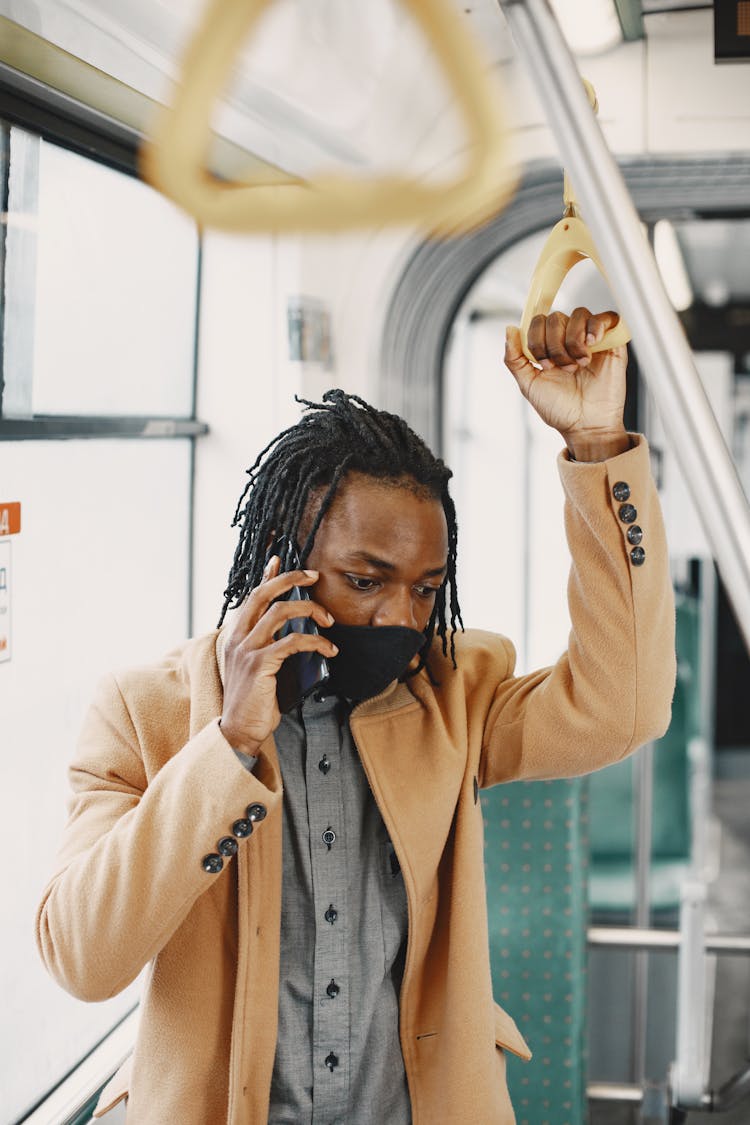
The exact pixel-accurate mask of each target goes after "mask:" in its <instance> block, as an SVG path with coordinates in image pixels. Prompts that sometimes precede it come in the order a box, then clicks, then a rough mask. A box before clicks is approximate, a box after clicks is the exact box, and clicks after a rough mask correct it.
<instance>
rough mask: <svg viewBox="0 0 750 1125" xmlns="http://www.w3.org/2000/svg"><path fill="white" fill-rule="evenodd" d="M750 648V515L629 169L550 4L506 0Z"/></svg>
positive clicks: (520, 48) (512, 26) (506, 10)
mask: <svg viewBox="0 0 750 1125" xmlns="http://www.w3.org/2000/svg"><path fill="white" fill-rule="evenodd" d="M499 3H500V5H501V7H502V9H503V11H504V13H505V17H506V19H507V21H508V25H509V27H510V30H511V32H512V34H513V38H514V40H515V43H516V47H517V50H518V54H519V56H520V57H521V59H522V61H523V62H524V64H525V65H526V67H527V70H528V73H529V76H530V77H531V79H532V80H533V83H534V86H535V88H536V90H537V91H538V93H539V97H540V100H541V102H542V105H543V107H544V109H545V112H546V114H547V119H548V121H549V123H550V126H551V128H552V131H553V133H554V134H555V136H556V138H557V143H558V145H559V148H560V153H561V156H562V159H563V163H564V165H565V168H566V171H567V172H568V173H569V175H570V178H571V180H572V182H573V186H574V188H575V191H576V195H577V197H578V200H579V202H580V204H581V210H582V213H583V216H584V218H585V220H586V223H587V224H588V226H589V228H590V230H591V233H592V235H593V237H594V241H595V242H596V245H597V248H598V250H599V254H600V256H601V259H602V262H603V264H604V268H605V270H606V271H607V276H608V278H609V281H610V282H611V285H612V287H613V289H614V291H615V294H616V296H617V299H618V301H619V305H620V309H621V311H622V314H623V316H624V317H625V319H626V321H627V323H628V326H629V328H630V331H631V332H632V334H633V341H634V344H635V346H636V348H637V350H638V359H639V362H640V367H641V370H642V371H643V373H644V376H645V378H646V379H647V381H648V384H649V387H650V389H651V392H652V394H653V396H654V400H655V402H656V405H657V407H658V409H659V413H660V416H661V419H662V423H663V426H664V430H665V432H666V434H667V437H668V439H669V442H670V445H671V447H672V450H673V452H674V455H675V457H676V459H677V461H678V463H679V464H680V466H681V468H682V471H683V473H684V476H685V480H686V482H687V485H688V488H689V489H690V491H691V493H692V496H693V500H694V501H695V506H696V508H697V511H698V514H699V516H700V518H701V522H702V523H703V527H704V529H705V533H706V537H707V539H708V542H709V544H710V545H711V550H712V552H713V554H714V557H715V558H716V561H717V563H718V566H719V570H720V571H721V574H722V578H723V579H724V584H725V586H726V588H727V593H728V595H729V597H730V600H731V602H732V605H733V607H734V612H735V615H736V617H737V621H738V624H739V627H740V629H741V631H742V633H743V636H744V638H745V644H746V645H747V647H748V649H750V509H748V505H747V502H746V500H745V496H744V492H743V490H742V485H741V483H740V480H739V478H738V476H737V472H736V470H735V468H734V465H733V463H732V458H731V456H730V454H729V451H728V450H727V447H726V444H725V442H724V439H723V437H722V435H721V432H720V430H719V427H718V425H717V423H716V418H715V417H714V413H713V410H712V409H711V406H710V404H709V402H708V399H707V398H706V394H705V392H704V390H703V386H702V384H701V381H700V378H699V376H698V373H697V371H696V369H695V364H694V362H693V356H692V353H691V351H690V347H689V345H688V342H687V339H686V338H685V334H684V332H683V330H682V327H681V326H680V323H679V321H678V319H677V316H676V315H675V312H674V309H673V308H672V305H671V303H670V301H669V298H668V297H667V294H666V292H665V290H664V286H663V284H662V281H661V278H660V276H659V271H658V269H657V267H656V263H655V261H654V258H653V255H652V253H651V252H650V250H649V248H648V245H647V243H646V240H645V239H644V237H643V234H642V232H641V226H640V221H639V218H638V215H637V213H636V211H635V208H634V207H633V204H632V202H631V199H630V196H629V195H628V191H627V188H626V187H625V184H624V181H623V178H622V175H621V173H620V170H619V169H618V167H617V164H616V162H615V160H614V158H613V157H612V155H611V153H610V152H609V150H608V148H607V145H606V143H605V141H604V137H603V136H602V133H601V131H600V129H599V126H598V125H597V123H596V120H595V118H594V115H593V113H592V111H591V107H590V106H589V103H588V98H587V96H586V93H585V90H584V88H583V84H582V82H581V78H580V75H579V73H578V70H577V67H576V63H575V60H574V59H573V56H572V55H571V53H570V50H569V48H568V46H567V44H566V42H565V39H564V38H563V35H562V33H561V31H560V28H559V27H558V24H557V21H556V19H555V17H554V15H553V13H552V11H551V9H550V7H549V4H548V3H547V0H499Z"/></svg>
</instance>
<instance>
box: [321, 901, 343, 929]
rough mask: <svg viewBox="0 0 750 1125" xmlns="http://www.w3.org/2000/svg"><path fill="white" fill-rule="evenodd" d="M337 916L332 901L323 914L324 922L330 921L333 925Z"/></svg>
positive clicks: (337, 913)
mask: <svg viewBox="0 0 750 1125" xmlns="http://www.w3.org/2000/svg"><path fill="white" fill-rule="evenodd" d="M338 916H339V912H338V910H337V909H336V907H335V906H334V905H333V903H331V905H330V906H329V907H328V909H327V910H326V912H325V914H324V915H323V917H324V918H325V920H326V922H330V923H331V925H333V923H334V922H335V921H336V919H337V918H338Z"/></svg>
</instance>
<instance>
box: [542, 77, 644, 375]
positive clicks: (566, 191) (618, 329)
mask: <svg viewBox="0 0 750 1125" xmlns="http://www.w3.org/2000/svg"><path fill="white" fill-rule="evenodd" d="M582 81H583V84H584V86H585V87H586V93H587V94H588V98H589V103H590V105H591V107H592V109H593V110H594V112H595V113H596V111H597V109H598V108H599V105H598V102H597V100H596V93H595V91H594V87H593V86H592V85H591V83H590V82H587V81H586V79H585V78H584V79H583V80H582ZM563 204H564V207H565V214H564V216H563V218H562V219H561V220H560V221H559V223H556V224H555V226H554V227H553V228H552V230H551V231H550V234H549V237H548V239H547V241H546V242H545V244H544V246H543V247H542V252H541V254H540V255H539V261H538V262H537V264H536V269H535V270H534V274H533V277H532V278H531V285H530V286H529V295H528V297H527V298H526V306H525V308H524V310H523V316H522V317H521V325H520V332H521V347H522V348H523V353H524V355H525V356H526V358H527V359H530V360H531V362H532V363H536V362H537V361H536V360H535V359H534V357H533V356H532V354H531V352H530V351H529V325H530V324H531V321H532V320H533V319H534V317H535V316H546V315H547V313H548V312H549V311H550V309H551V308H552V303H553V301H554V300H555V297H556V296H557V294H558V292H559V290H560V286H561V285H562V283H563V281H564V280H565V277H566V275H567V274H568V273H569V271H570V270H571V269H572V268H573V266H575V265H576V264H577V263H578V262H582V261H583V260H584V258H590V259H591V261H592V262H593V263H594V265H595V266H596V268H597V269H598V270H599V273H600V274H601V275H602V276H603V277H604V279H605V281H606V279H607V275H606V273H605V272H604V269H603V267H602V263H601V260H600V258H599V254H598V253H597V250H596V246H595V245H594V240H593V238H592V237H591V232H590V231H589V228H588V227H587V226H586V224H585V223H584V221H583V219H581V218H580V217H579V214H578V201H577V200H576V197H575V193H574V191H573V188H572V185H571V183H570V181H569V179H568V177H567V175H565V177H564V180H563ZM629 339H630V333H629V331H628V328H627V325H626V324H625V321H624V320H622V319H621V320H620V321H619V322H618V323H617V324H616V325H615V327H614V328H610V329H609V330H608V331H607V332H605V334H604V336H603V338H602V339H601V340H600V341H599V343H598V344H595V345H594V346H593V348H592V349H591V351H592V352H603V351H607V350H608V349H609V348H617V347H619V346H620V344H627V342H628V340H629Z"/></svg>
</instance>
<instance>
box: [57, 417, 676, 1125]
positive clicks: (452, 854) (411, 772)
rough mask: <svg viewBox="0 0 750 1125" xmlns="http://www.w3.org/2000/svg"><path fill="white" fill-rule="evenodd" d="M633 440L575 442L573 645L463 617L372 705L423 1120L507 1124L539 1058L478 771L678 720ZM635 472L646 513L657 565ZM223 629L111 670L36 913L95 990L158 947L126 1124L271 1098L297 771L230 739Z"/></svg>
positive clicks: (123, 979)
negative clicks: (546, 652) (638, 540)
mask: <svg viewBox="0 0 750 1125" xmlns="http://www.w3.org/2000/svg"><path fill="white" fill-rule="evenodd" d="M635 441H636V443H637V444H636V446H635V447H634V448H633V449H631V450H629V451H628V452H626V453H624V454H621V455H620V456H618V457H616V458H613V459H612V460H610V461H608V462H604V463H602V464H586V465H584V464H576V463H571V462H570V461H568V460H567V459H566V458H565V457H564V456H562V457H561V459H560V471H561V476H562V480H563V485H564V489H565V492H566V525H567V532H568V537H569V542H570V546H571V552H572V557H573V564H572V571H571V577H570V585H569V598H570V608H571V619H572V622H573V630H572V633H571V637H570V644H569V648H568V651H567V652H566V653H565V654H564V655H563V656H562V657H561V659H560V660H559V661H558V663H557V664H556V665H555V666H554V667H552V668H548V669H545V670H542V671H539V672H537V673H534V674H531V675H525V676H520V677H514V674H513V667H514V652H513V648H512V645H511V644H510V642H509V641H507V640H505V639H504V638H503V637H500V636H496V635H493V634H490V633H482V632H474V631H468V632H467V633H465V634H463V635H459V636H457V638H456V642H457V643H456V650H457V659H458V668H457V670H454V669H453V668H452V666H451V664H450V661H449V660H446V659H445V658H444V657H443V656H442V654H441V653H440V651H439V646H435V652H434V656H433V658H432V659H431V663H432V669H433V674H434V677H435V679H436V680H437V681H438V682H437V684H436V685H433V684H431V683H430V681H429V679H428V677H427V676H426V675H425V674H424V673H420V675H419V676H417V677H415V678H413V679H411V680H409V681H408V682H407V683H403V684H399V683H393V684H391V686H390V687H389V688H388V689H387V690H386V691H385V692H384V693H383V694H382V695H381V696H379V697H377V698H375V699H372V700H369V701H366V702H365V703H362V704H360V705H358V706H357V707H356V708H355V709H354V711H353V713H352V718H351V728H352V732H353V736H354V739H355V742H356V745H357V748H358V750H359V754H360V757H361V760H362V764H363V767H364V769H365V771H366V774H367V777H368V780H369V782H370V786H371V788H372V792H373V794H374V796H375V799H376V801H377V804H378V806H379V808H380V811H381V814H382V816H383V819H384V821H385V824H386V827H387V830H388V832H389V835H390V837H391V840H392V842H393V845H394V847H395V850H396V852H397V855H398V859H399V861H400V865H401V871H402V873H403V878H404V883H405V887H406V893H407V899H408V909H409V927H408V947H407V957H406V965H405V971H404V977H403V984H402V990H401V998H400V1027H399V1033H400V1039H401V1046H402V1050H403V1057H404V1063H405V1067H406V1074H407V1079H408V1084H409V1092H410V1097H411V1104H412V1114H413V1121H414V1123H415V1125H463V1123H465V1122H477V1123H481V1125H511V1123H512V1122H513V1121H514V1117H513V1110H512V1108H511V1105H510V1101H509V1097H508V1092H507V1088H506V1084H505V1056H504V1052H505V1051H506V1050H509V1051H513V1052H515V1053H517V1054H519V1055H521V1056H522V1057H528V1049H527V1047H526V1044H525V1043H524V1040H523V1039H522V1037H521V1035H520V1034H519V1032H518V1030H517V1029H516V1026H515V1024H514V1023H513V1020H512V1019H511V1017H510V1016H509V1015H507V1014H506V1013H505V1012H503V1011H502V1010H501V1009H500V1008H499V1007H498V1006H497V1005H495V1004H494V1002H493V997H492V988H491V978H490V964H489V955H488V938H487V911H486V902H485V884H484V863H483V831H482V813H481V806H480V804H479V802H478V800H477V787H482V786H489V785H495V784H497V783H498V782H504V781H510V780H513V779H517V778H556V777H561V776H571V775H576V774H581V773H584V772H587V771H590V770H593V769H596V768H598V767H600V766H604V765H606V764H608V763H610V762H615V761H617V760H619V759H620V758H622V757H623V756H624V755H626V754H628V753H630V752H631V751H632V750H634V749H635V748H636V747H638V746H639V745H641V744H642V743H643V742H645V741H647V740H649V739H651V738H654V737H657V736H659V735H661V734H662V733H663V731H664V730H665V729H666V727H667V725H668V721H669V716H670V704H671V698H672V690H673V686H674V675H675V660H674V610H673V602H672V595H671V584H670V579H669V572H668V566H667V554H666V547H665V542H664V533H663V527H662V522H661V516H660V513H659V507H658V501H657V498H656V492H655V489H654V486H653V483H652V480H651V477H650V472H649V461H648V451H647V449H646V445H645V441H644V440H643V439H635ZM618 481H625V482H627V483H628V484H629V486H630V493H631V495H630V503H631V504H632V505H634V506H635V507H636V508H637V513H638V515H637V522H638V525H639V526H640V527H641V528H642V529H643V541H642V546H643V548H645V552H646V557H645V561H644V563H643V564H642V565H639V566H634V565H633V563H632V562H631V559H630V551H631V549H632V547H631V544H630V543H629V542H628V540H627V538H626V532H627V528H628V525H627V524H626V523H623V522H622V520H621V518H620V503H619V502H618V501H617V500H616V499H615V498H614V496H613V492H612V489H613V486H614V484H615V483H616V482H618ZM222 636H223V634H221V633H220V634H218V644H217V634H215V633H213V634H210V635H208V636H204V637H200V638H198V639H196V640H192V641H189V642H188V643H187V644H186V645H184V647H182V648H180V649H178V650H177V651H175V652H174V653H172V654H171V655H170V656H169V657H167V658H166V659H165V660H164V661H162V662H161V663H159V664H156V665H154V666H153V667H147V668H139V669H137V670H132V671H129V672H126V673H124V674H121V675H117V676H112V677H110V678H109V679H108V680H106V681H105V682H104V683H103V685H102V686H101V689H100V691H99V694H98V697H97V698H96V701H95V702H94V704H93V707H92V709H91V711H90V713H89V715H88V718H87V721H86V723H85V727H84V730H83V733H82V736H81V741H80V746H79V749H78V752H77V756H76V759H75V761H74V763H73V765H72V767H71V781H72V787H73V797H72V801H71V813H70V820H69V823H68V825H67V828H66V830H65V834H64V838H63V841H62V846H61V849H60V854H59V867H58V870H57V873H56V874H55V875H54V877H53V879H52V880H51V882H50V884H49V886H48V887H47V889H46V891H45V894H44V898H43V901H42V903H41V906H40V908H39V913H38V942H39V948H40V950H41V955H42V957H43V959H44V962H45V964H46V965H47V968H48V969H49V971H50V972H51V973H52V974H53V976H54V977H55V978H56V979H57V980H58V981H59V983H60V984H61V985H63V987H65V988H66V989H68V990H69V991H70V992H71V993H73V994H74V995H75V996H78V997H82V998H83V999H86V1000H103V999H105V998H107V997H110V996H113V995H115V994H116V993H117V992H119V991H120V990H121V989H123V988H124V987H125V986H126V985H127V984H129V983H130V982H131V981H132V980H133V979H134V978H135V977H136V976H137V974H138V973H139V972H140V970H141V969H142V968H143V967H144V966H145V965H147V964H148V965H149V966H150V969H149V972H148V976H147V984H146V986H145V991H144V996H143V1001H142V1015H141V1021H140V1030H139V1036H138V1042H137V1045H136V1049H135V1053H134V1056H133V1059H132V1068H130V1067H129V1068H126V1070H125V1071H124V1072H123V1074H121V1075H119V1076H116V1077H115V1079H114V1080H113V1081H112V1083H110V1086H109V1088H108V1089H107V1090H106V1091H105V1095H104V1096H103V1098H102V1100H101V1102H100V1106H101V1109H102V1110H104V1109H106V1107H107V1106H108V1105H110V1104H112V1103H113V1102H114V1101H116V1100H117V1099H118V1098H119V1097H122V1096H124V1095H126V1094H127V1096H128V1110H127V1118H128V1123H129V1125H165V1123H166V1122H173V1121H174V1122H180V1125H223V1123H227V1125H262V1123H264V1122H266V1121H267V1117H268V1102H269V1089H270V1082H271V1074H272V1068H273V1062H274V1053H275V1047H276V1026H277V1003H278V973H279V929H280V924H281V870H282V867H281V847H282V828H281V826H282V817H281V802H282V796H283V788H282V782H281V775H280V772H279V764H278V759H277V755H276V748H275V744H274V740H273V738H272V737H269V738H268V739H267V740H266V742H265V743H264V744H263V746H262V747H261V750H260V757H259V760H258V763H257V767H256V769H255V772H254V773H253V774H251V773H248V772H247V771H246V770H245V769H244V768H243V767H242V765H241V764H240V762H239V761H238V759H237V757H236V756H235V754H234V753H233V752H232V751H231V749H230V748H229V746H228V744H227V743H226V741H225V740H224V738H223V735H222V733H221V730H220V728H219V725H218V718H219V715H220V714H221V708H222V682H221V668H220V665H221V649H222ZM250 804H260V805H262V806H263V807H264V808H265V809H266V811H267V815H266V816H265V818H264V819H263V820H261V821H259V822H258V823H256V824H255V829H254V831H253V833H252V835H251V836H250V837H249V838H247V839H243V840H240V841H239V845H240V846H239V852H238V854H237V856H236V857H235V858H233V859H227V860H225V862H224V867H223V870H222V871H221V872H220V873H217V874H209V873H207V872H206V871H205V870H204V869H203V866H202V863H201V861H202V859H203V857H204V856H205V855H206V854H207V853H210V852H214V851H215V850H216V842H217V840H218V839H219V838H220V837H222V836H224V835H226V834H228V833H230V832H231V825H232V823H233V821H235V820H236V819H237V818H238V817H243V816H244V815H245V809H246V807H247V806H248V805H250ZM395 1030H396V1029H394V1032H395ZM352 1125H356V1118H355V1119H354V1120H353V1122H352ZM384 1125H385V1123H384Z"/></svg>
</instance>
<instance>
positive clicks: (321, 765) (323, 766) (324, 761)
mask: <svg viewBox="0 0 750 1125" xmlns="http://www.w3.org/2000/svg"><path fill="white" fill-rule="evenodd" d="M330 768H331V763H330V762H329V761H328V755H327V754H324V755H323V757H322V758H321V759H320V761H319V762H318V769H319V770H320V772H321V773H322V774H323V776H324V777H325V775H326V774H327V773H328V771H329V769H330Z"/></svg>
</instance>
